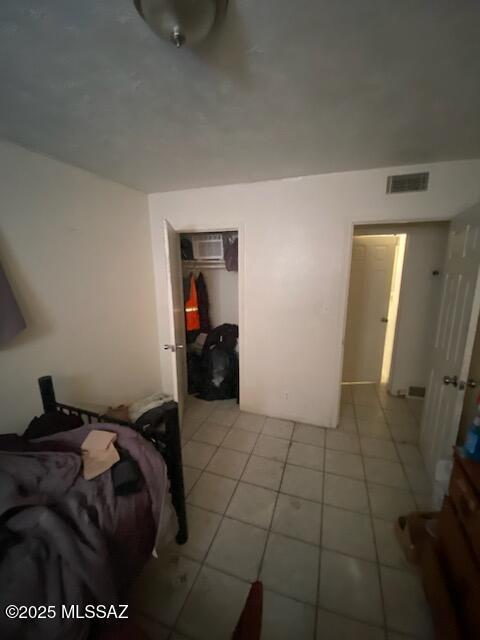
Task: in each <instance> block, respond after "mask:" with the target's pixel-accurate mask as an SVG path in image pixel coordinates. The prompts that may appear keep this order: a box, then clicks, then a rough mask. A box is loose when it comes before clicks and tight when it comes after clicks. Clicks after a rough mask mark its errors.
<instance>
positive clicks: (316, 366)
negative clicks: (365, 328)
mask: <svg viewBox="0 0 480 640" xmlns="http://www.w3.org/2000/svg"><path fill="white" fill-rule="evenodd" d="M393 171H394V172H395V173H400V172H409V173H410V172H413V171H431V176H430V187H429V190H428V191H427V192H422V193H416V194H403V195H388V196H387V195H386V194H385V186H386V178H387V175H389V174H390V173H392V172H393ZM478 200H480V161H479V160H474V161H462V162H445V163H437V164H434V165H421V166H409V167H401V168H399V167H397V168H395V169H394V170H392V169H380V170H373V171H356V172H348V173H336V174H329V175H322V176H310V177H305V178H296V179H295V178H294V179H288V180H277V181H268V182H259V183H254V184H241V185H231V186H224V187H214V188H206V189H192V190H187V191H178V192H169V193H158V194H153V195H151V196H150V212H151V222H152V242H153V248H154V262H155V273H156V287H157V301H158V312H159V332H160V341H161V342H168V341H169V340H168V322H167V308H166V302H165V301H166V296H165V288H166V275H165V259H164V253H163V228H162V219H163V218H168V219H169V220H170V221H171V223H172V224H173V225H174V226H175V227H176V228H177V229H178V230H182V229H183V230H187V229H188V230H199V229H203V228H205V227H206V226H208V227H210V228H212V229H216V228H217V229H218V228H220V229H222V228H232V227H233V228H237V227H238V228H239V229H240V234H241V237H240V251H241V250H242V245H243V247H244V260H245V261H244V265H243V266H242V263H241V260H242V256H240V289H241V291H240V295H241V301H242V296H243V304H241V307H240V348H241V353H240V384H241V391H240V396H241V406H242V408H243V409H244V410H248V411H256V412H259V413H264V414H268V415H271V416H278V417H284V418H290V419H293V420H298V421H304V422H309V423H313V424H317V425H324V426H328V427H333V426H335V425H336V421H337V417H338V397H339V381H340V372H341V365H342V339H343V331H344V320H345V308H346V300H347V288H348V274H349V267H350V250H351V241H352V233H353V230H352V225H353V224H354V223H360V222H364V223H379V222H389V221H390V222H406V221H409V220H435V219H440V220H441V219H444V220H446V219H449V218H450V217H452V216H453V215H455V214H456V213H459V212H460V211H462V210H463V209H465V208H467V207H468V206H470V205H472V204H473V203H474V202H476V201H478ZM242 287H243V291H242ZM168 358H169V355H168V354H166V353H162V354H161V365H162V374H163V377H162V380H163V381H164V383H165V386H166V387H168V386H169V384H170V375H171V374H170V365H169V359H168Z"/></svg>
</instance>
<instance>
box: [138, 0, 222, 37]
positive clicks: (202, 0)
mask: <svg viewBox="0 0 480 640" xmlns="http://www.w3.org/2000/svg"><path fill="white" fill-rule="evenodd" d="M133 2H134V4H135V7H136V9H137V11H138V13H139V14H140V15H141V16H142V18H143V19H144V20H145V22H146V23H147V24H148V26H149V27H150V28H151V29H152V31H154V32H155V33H156V34H157V35H159V36H162V37H163V38H167V39H168V40H170V42H173V44H174V45H175V46H176V47H181V46H183V45H184V44H186V45H195V44H199V43H200V42H202V40H205V38H206V37H207V36H208V34H209V33H210V32H211V30H212V29H213V26H214V25H215V24H216V23H217V22H218V21H219V20H220V19H221V18H222V17H223V15H224V14H225V11H226V9H227V5H228V0H133Z"/></svg>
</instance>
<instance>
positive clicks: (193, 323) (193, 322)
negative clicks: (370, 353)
mask: <svg viewBox="0 0 480 640" xmlns="http://www.w3.org/2000/svg"><path fill="white" fill-rule="evenodd" d="M185 324H186V327H187V331H198V330H199V329H200V314H199V313H198V297H197V287H196V285H195V278H194V277H193V273H192V274H190V295H189V296H188V300H187V301H186V302H185Z"/></svg>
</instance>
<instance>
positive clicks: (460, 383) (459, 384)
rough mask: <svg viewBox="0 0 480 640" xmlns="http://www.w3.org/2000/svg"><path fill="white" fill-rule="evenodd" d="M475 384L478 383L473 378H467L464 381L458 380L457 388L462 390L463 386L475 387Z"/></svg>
mask: <svg viewBox="0 0 480 640" xmlns="http://www.w3.org/2000/svg"><path fill="white" fill-rule="evenodd" d="M477 384H478V383H477V381H476V380H474V379H473V378H469V379H468V380H467V381H466V382H464V381H463V380H460V382H459V383H458V388H459V389H460V391H463V390H464V389H465V387H470V389H475V388H476V386H477Z"/></svg>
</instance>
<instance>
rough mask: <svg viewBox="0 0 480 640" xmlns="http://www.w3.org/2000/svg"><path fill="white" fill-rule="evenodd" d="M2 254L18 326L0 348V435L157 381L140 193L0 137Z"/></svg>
mask: <svg viewBox="0 0 480 640" xmlns="http://www.w3.org/2000/svg"><path fill="white" fill-rule="evenodd" d="M0 220H1V235H0V260H2V263H3V265H4V267H5V271H6V273H7V276H8V277H9V280H10V283H11V285H12V287H13V289H14V291H15V293H16V296H17V299H18V301H19V304H20V305H21V308H22V310H23V312H24V314H25V316H26V320H27V324H28V328H27V330H26V331H24V332H23V333H22V334H20V335H18V336H17V337H16V338H15V340H13V341H12V342H11V343H9V344H8V345H6V346H5V347H3V348H1V349H0V380H1V382H0V407H1V415H0V430H1V431H3V432H8V431H13V430H15V431H23V429H24V428H25V427H26V426H27V424H28V422H29V420H30V419H31V418H32V417H33V415H35V414H38V413H40V412H41V404H40V398H39V393H38V390H37V377H39V376H41V375H44V374H52V375H53V376H54V381H55V383H56V389H57V392H58V393H57V396H58V398H59V399H61V400H62V401H64V402H70V403H80V404H83V403H95V404H98V405H103V406H105V405H107V404H109V403H117V402H121V401H131V400H133V399H134V398H137V397H138V396H142V395H145V394H147V393H150V392H152V391H154V390H156V389H158V387H159V382H160V376H159V366H158V365H159V357H158V339H157V326H156V317H155V299H154V278H153V265H152V255H151V239H150V229H149V216H148V202H147V197H146V196H145V195H144V194H141V193H139V192H137V191H133V190H131V189H128V188H126V187H123V186H120V185H118V184H115V183H113V182H109V181H106V180H103V179H100V178H97V177H95V176H94V175H92V174H89V173H86V172H84V171H81V170H79V169H75V168H73V167H71V166H68V165H65V164H63V163H60V162H57V161H54V160H51V159H50V158H46V157H44V156H40V155H37V154H35V153H31V152H29V151H26V150H25V149H22V148H20V147H17V146H14V145H11V144H7V143H4V142H0Z"/></svg>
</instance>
